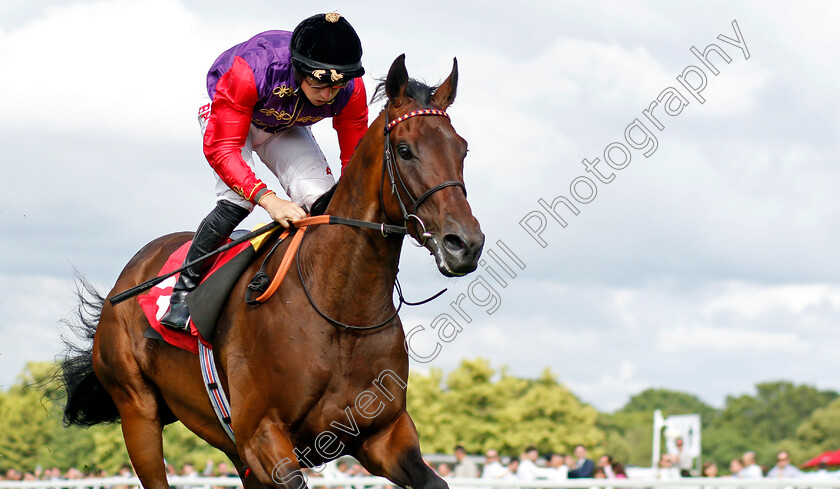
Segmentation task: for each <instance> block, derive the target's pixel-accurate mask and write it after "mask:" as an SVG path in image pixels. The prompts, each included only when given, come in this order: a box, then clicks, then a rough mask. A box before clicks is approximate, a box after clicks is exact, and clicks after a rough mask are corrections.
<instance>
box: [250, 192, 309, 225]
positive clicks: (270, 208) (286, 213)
mask: <svg viewBox="0 0 840 489" xmlns="http://www.w3.org/2000/svg"><path fill="white" fill-rule="evenodd" d="M260 207H262V208H263V209H265V210H266V211H267V212H268V215H269V216H271V218H272V219H274V220H275V221H277V222H279V223H280V225H282V226H283V227H286V228H287V227H289V224H290V223H291V222H292V221H297V220H298V219H303V218H304V217H306V212H304V211H303V209H301V208H300V206H299V205H297V204H295V203H294V202H292V201H289V200H284V199H281V198H280V197H278V196H277V195H275V194H269V195H266V196H265V197H263V198H262V199H261V200H260Z"/></svg>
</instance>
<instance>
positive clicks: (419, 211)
mask: <svg viewBox="0 0 840 489" xmlns="http://www.w3.org/2000/svg"><path fill="white" fill-rule="evenodd" d="M457 85H458V62H457V60H453V66H452V73H450V75H449V77H448V78H447V79H446V81H444V82H443V83H442V84H441V85H440V86H439V87H437V88H433V87H428V86H426V85H424V84H422V83H420V82H417V81H415V80H413V79H410V78H409V77H408V71H407V70H406V68H405V55H401V56H399V57H398V58H397V59H396V60H395V61H394V63H393V64H392V65H391V69H390V70H389V71H388V77H387V78H386V79H385V94H386V95H387V97H388V104H387V106H386V107H385V110H384V113H385V121H384V123H385V128H386V129H385V162H384V165H385V168H383V182H384V185H383V188H382V195H383V196H384V198H383V205H384V207H385V213H386V215H388V216H392V217H393V216H396V215H401V216H402V218H403V219H404V220H405V221H406V225H407V226H408V229H409V231H410V232H411V235H412V237H413V238H414V239H416V240H417V241H418V242H419V243H421V245H422V246H424V247H426V248H427V249H428V250H429V251H430V252H431V253H432V255H433V256H434V257H435V260H436V261H437V266H438V269H439V270H440V272H441V273H442V274H444V275H446V276H449V277H452V276H458V275H464V274H467V273H469V272H472V271H473V270H475V269H476V267H477V266H478V257H479V256H480V255H481V250H482V248H483V247H484V234H482V232H481V227H480V226H479V224H478V220H476V218H475V217H474V216H473V214H472V210H471V209H470V204H469V203H468V202H467V195H466V193H467V192H466V187H465V186H464V183H463V182H464V157H465V156H466V155H467V142H466V141H465V140H464V139H463V138H462V137H461V136H459V135H458V133H456V132H455V129H454V128H453V127H452V124H451V123H450V121H449V116H448V115H447V114H446V112H445V110H446V108H447V107H449V106H450V105H451V104H452V102H453V101H454V100H455V92H456V88H457Z"/></svg>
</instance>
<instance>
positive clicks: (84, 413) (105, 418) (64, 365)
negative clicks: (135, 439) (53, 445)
mask: <svg viewBox="0 0 840 489" xmlns="http://www.w3.org/2000/svg"><path fill="white" fill-rule="evenodd" d="M76 279H77V284H76V296H77V298H78V300H79V305H78V307H77V309H76V313H77V314H76V316H77V317H76V321H75V322H74V321H69V320H66V321H63V322H64V324H65V325H67V326H68V327H69V328H70V330H71V331H72V332H73V333H74V334H73V336H77V337H78V339H81V340H82V342H83V344H82V345H78V344H76V343H75V342H74V341H73V339H71V338H67V337H63V338H62V340H63V341H64V346H65V351H64V354H63V359H62V360H61V362H60V366H61V380H62V384H63V386H64V389H65V390H66V391H67V405H66V406H65V407H64V424H65V425H68V426H69V425H71V424H76V425H79V426H93V425H96V424H100V423H113V422H116V421H117V420H119V418H120V413H119V411H118V410H117V405H116V404H114V400H113V399H111V396H110V394H108V391H106V390H105V386H103V385H102V382H100V381H99V379H98V378H97V377H96V374H95V373H94V371H93V337H94V335H95V334H96V326H97V324H98V323H99V316H100V314H101V313H102V307H103V306H104V305H105V297H103V296H102V294H100V293H99V292H98V291H97V290H96V288H94V286H93V285H91V284H90V282H88V281H87V280H85V279H84V278H83V277H82V276H81V275H79V274H78V273H77V274H76Z"/></svg>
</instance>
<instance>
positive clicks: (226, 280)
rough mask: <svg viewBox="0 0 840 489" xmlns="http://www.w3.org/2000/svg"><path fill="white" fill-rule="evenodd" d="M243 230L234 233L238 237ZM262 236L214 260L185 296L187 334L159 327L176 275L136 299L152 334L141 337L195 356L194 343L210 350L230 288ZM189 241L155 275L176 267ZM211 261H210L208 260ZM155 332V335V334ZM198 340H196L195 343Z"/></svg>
mask: <svg viewBox="0 0 840 489" xmlns="http://www.w3.org/2000/svg"><path fill="white" fill-rule="evenodd" d="M245 232H246V231H236V232H234V234H233V236H232V237H233V239H236V236H237V235H240V236H241V235H242V234H244V233H245ZM271 234H273V233H270V232H269V233H266V234H263V235H262V236H258V237H256V238H254V239H253V240H251V241H246V242H244V243H242V244H240V245H238V246H235V247H234V248H231V249H230V250H228V251H226V252H224V253H222V254H220V255H219V256H217V257H216V258H215V262H214V263H213V266H212V267H211V268H210V270H209V271H208V272H207V273H206V274H205V276H204V279H203V280H202V281H201V284H200V285H199V286H198V287H196V288H195V290H193V291H192V292H190V294H189V295H188V296H187V306H188V307H189V310H190V331H189V332H186V331H176V330H173V329H170V328H167V327H166V326H163V325H162V324H160V318H161V317H163V315H164V314H165V313H166V310H167V309H168V308H169V296H170V295H171V294H172V287H173V286H174V285H175V282H176V281H177V280H178V276H179V275H180V274H176V275H173V276H172V277H169V278H167V279H166V280H164V281H163V282H161V283H159V284H158V285H156V286H155V287H153V288H152V289H150V290H149V292H148V294H144V295H140V296H138V297H137V302H138V303H139V304H140V308H141V309H142V310H143V313H144V314H145V315H146V319H147V320H148V321H149V325H150V326H151V329H152V330H154V332H152V331H147V333H146V334H145V335H144V336H146V337H148V338H156V339H163V341H165V342H167V343H169V344H170V345H172V346H176V347H178V348H181V349H183V350H187V351H189V352H192V353H194V354H196V355H197V354H198V341H201V342H202V343H203V344H204V345H205V346H206V347H207V348H212V347H213V346H212V341H213V336H214V334H215V331H216V320H217V319H218V317H219V313H221V310H222V307H224V304H225V302H226V299H227V297H228V295H229V293H230V290H231V288H233V285H234V284H235V283H236V281H237V280H238V279H239V277H240V275H242V272H243V271H244V270H245V268H246V267H247V266H248V264H249V263H251V260H253V258H254V255H256V252H257V250H258V249H259V248H260V246H262V244H263V243H264V242H265V240H266V239H267V238H268V236H269V235H271ZM191 243H192V241H187V242H186V243H184V244H183V245H182V246H181V247H180V248H178V249H177V250H175V252H174V253H172V254H171V255H170V256H169V258H168V259H167V260H166V263H164V265H163V267H162V268H161V269H160V272H159V273H158V276H161V275H165V274H166V273H169V272H170V271H172V270H176V269H178V268H180V267H181V266H182V265H183V263H184V258H185V257H186V256H187V251H188V250H189V248H190V244H191ZM209 259H211V258H209ZM155 333H157V334H155ZM197 340H198V341H197Z"/></svg>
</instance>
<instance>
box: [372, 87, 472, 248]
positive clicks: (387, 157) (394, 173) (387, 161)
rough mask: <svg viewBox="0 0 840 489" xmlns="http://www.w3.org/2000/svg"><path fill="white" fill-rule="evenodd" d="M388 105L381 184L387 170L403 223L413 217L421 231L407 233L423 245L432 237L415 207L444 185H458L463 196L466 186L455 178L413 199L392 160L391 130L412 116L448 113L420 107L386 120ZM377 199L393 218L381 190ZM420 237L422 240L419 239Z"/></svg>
mask: <svg viewBox="0 0 840 489" xmlns="http://www.w3.org/2000/svg"><path fill="white" fill-rule="evenodd" d="M390 105H391V104H390V102H389V103H388V104H387V105H386V106H385V145H384V151H383V156H382V166H383V170H382V185H383V186H384V184H385V173H386V171H387V173H388V178H389V180H390V184H391V194H392V195H394V196H395V197H396V199H397V204H398V205H399V207H400V212H401V213H402V218H403V225H404V226H406V227H408V223H409V221H411V220H412V219H414V220H415V221H417V226H419V228H420V229H421V231H420V232H419V234H420V236H419V237H416V236H414V235H413V234H411V232H409V233H408V235H409V236H411V237H412V238H414V240H415V241H416V242H417V245H418V246H425V244H426V240H427V239H429V238H430V237H432V235H431V234H430V233H428V232H426V225H425V224H424V223H423V221H422V220H421V219H420V218H419V217H417V209H419V208H420V205H422V204H423V202H425V201H426V200H428V198H429V197H431V196H432V195H433V194H434V193H436V192H438V191H440V190H443V189H445V188H446V187H460V188H461V190H463V191H464V196H465V197H466V195H467V188H466V187H465V186H464V183H463V182H459V181H457V180H449V181H446V182H443V183H441V184H438V185H435V186H434V187H432V188H430V189H429V190H426V191H425V192H423V193H422V194H421V195H420V197H418V198H416V199H415V198H414V197H413V196H412V195H411V191H409V190H408V186H407V185H406V184H405V181H404V180H403V178H402V175H401V174H400V172H399V169H398V167H397V165H396V162H395V161H394V156H393V153H394V151H393V146H392V145H391V130H393V129H394V127H395V126H396V125H397V124H399V123H400V122H404V121H407V120H408V119H411V118H413V117H418V116H426V115H435V116H441V117H446V118H447V119H449V114H447V113H446V112H445V111H443V110H438V109H420V110H413V111H411V112H408V113H406V114H403V115H401V116H399V117H397V118H396V119H394V120H392V121H388V108H389V107H390ZM397 182H399V183H400V186H401V187H402V190H403V192H405V195H406V196H407V197H408V199H409V201H410V203H411V212H409V211H408V209H407V208H406V206H405V203H404V202H403V199H402V196H401V195H400V192H399V189H398V188H397ZM379 200H380V205H381V206H382V210H383V211H384V212H385V216H386V217H387V218H388V219H391V220H393V218H391V216H389V215H388V210H387V209H386V207H385V202H384V199H383V198H382V193H381V192H380V194H379ZM420 238H422V241H421V240H420Z"/></svg>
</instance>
